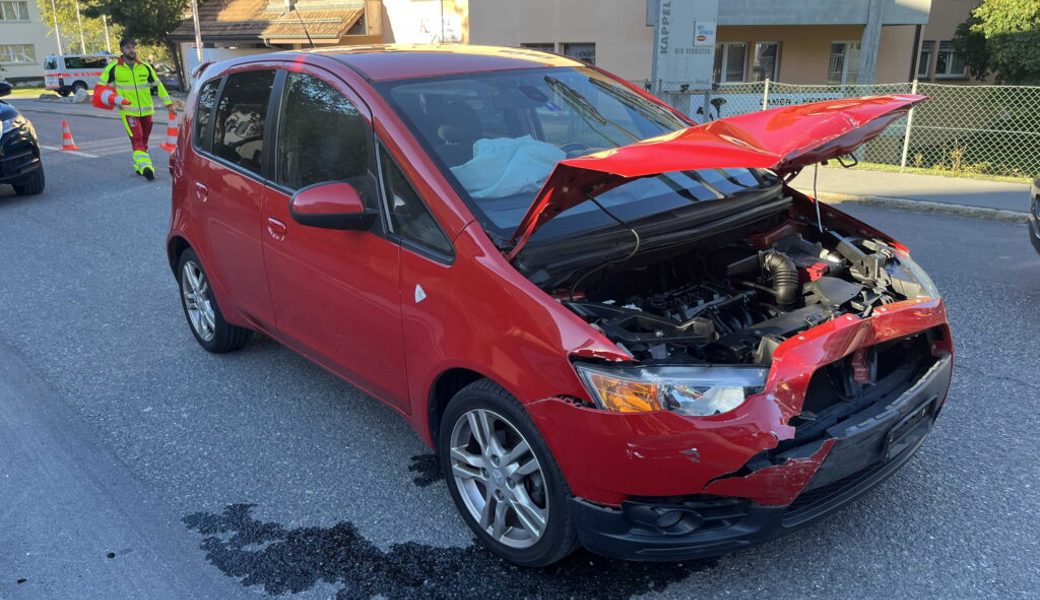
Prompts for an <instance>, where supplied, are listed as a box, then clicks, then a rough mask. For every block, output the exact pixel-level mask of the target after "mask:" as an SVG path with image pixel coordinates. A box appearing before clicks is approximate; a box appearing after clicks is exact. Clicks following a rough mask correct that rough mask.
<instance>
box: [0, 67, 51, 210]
mask: <svg viewBox="0 0 1040 600" xmlns="http://www.w3.org/2000/svg"><path fill="white" fill-rule="evenodd" d="M10 93H11V85H10V84H8V83H6V82H2V81H0V96H6V95H8V94H10ZM4 183H9V184H11V186H12V187H14V192H15V193H16V194H18V195H19V196H26V195H31V194H39V193H40V192H42V191H43V184H44V179H43V162H41V161H40V141H39V139H37V137H36V129H35V128H33V124H32V122H31V121H29V119H27V118H26V117H25V115H23V114H22V113H20V112H18V111H17V110H16V109H15V107H13V106H11V105H10V104H8V103H6V102H4V101H3V100H0V184H4Z"/></svg>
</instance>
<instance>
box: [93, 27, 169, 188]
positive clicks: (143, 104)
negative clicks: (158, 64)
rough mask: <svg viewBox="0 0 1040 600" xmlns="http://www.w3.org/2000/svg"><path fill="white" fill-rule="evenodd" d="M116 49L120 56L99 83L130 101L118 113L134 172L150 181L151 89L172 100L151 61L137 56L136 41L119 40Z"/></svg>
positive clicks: (164, 101)
mask: <svg viewBox="0 0 1040 600" xmlns="http://www.w3.org/2000/svg"><path fill="white" fill-rule="evenodd" d="M119 50H120V51H121V52H122V55H121V56H120V57H119V60H117V61H115V62H112V63H109V65H108V66H107V67H105V70H104V71H102V72H101V83H103V84H106V85H110V86H112V87H114V88H116V91H117V92H118V93H119V95H120V96H122V97H123V98H126V99H127V100H129V101H130V104H129V105H128V106H120V107H119V114H120V116H121V117H122V118H123V126H124V127H125V128H126V133H127V135H129V136H130V146H131V147H133V151H134V172H135V173H137V174H138V175H143V176H145V177H146V178H147V179H148V181H151V180H153V179H155V168H154V167H153V166H152V158H151V157H150V156H148V136H149V135H151V133H152V115H154V114H155V108H154V106H153V98H152V92H155V93H156V94H157V95H158V96H159V99H160V100H162V102H163V104H165V105H166V107H167V108H170V107H172V106H173V101H172V100H170V95H169V94H167V93H166V87H165V86H163V84H162V81H161V80H160V79H159V76H158V75H157V74H156V73H155V69H153V68H152V65H150V64H148V63H146V62H143V61H140V60H137V42H136V41H134V40H133V39H132V38H124V39H122V40H120V42H119Z"/></svg>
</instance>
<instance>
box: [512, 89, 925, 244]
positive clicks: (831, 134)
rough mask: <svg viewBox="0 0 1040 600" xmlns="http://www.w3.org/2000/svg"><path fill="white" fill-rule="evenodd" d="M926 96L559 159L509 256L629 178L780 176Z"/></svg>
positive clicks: (833, 103)
mask: <svg viewBox="0 0 1040 600" xmlns="http://www.w3.org/2000/svg"><path fill="white" fill-rule="evenodd" d="M925 99H926V97H925V96H917V95H891V96H871V97H866V98H849V99H843V100H828V101H825V102H813V103H811V104H800V105H797V106H785V107H781V108H774V109H770V110H764V111H760V112H753V113H748V114H744V115H738V116H735V117H726V118H724V119H719V120H717V121H711V122H709V123H705V124H703V125H698V126H696V127H690V128H687V129H682V130H679V131H675V132H673V133H669V134H666V135H662V136H658V137H654V138H650V139H647V140H643V141H641V142H636V143H634V144H630V145H628V146H622V147H620V148H614V149H611V150H605V151H603V152H597V153H595V154H590V155H588V156H582V157H578V158H570V159H567V160H561V161H560V162H559V163H557V164H556V167H555V168H554V169H553V172H552V173H551V174H550V175H549V178H548V179H546V181H545V184H544V185H543V186H542V189H541V190H540V191H539V192H538V195H537V196H536V197H535V200H534V202H533V203H532V204H531V207H530V208H529V209H528V211H527V214H526V215H525V216H524V218H523V219H522V220H521V221H520V224H519V226H517V229H516V233H515V234H514V235H513V238H512V240H511V246H512V248H511V249H510V251H509V254H508V258H509V259H510V260H512V259H513V258H514V257H516V255H517V254H518V253H519V252H520V250H521V249H522V248H523V246H524V245H525V244H526V243H527V241H528V240H529V239H531V236H532V235H534V232H535V231H536V230H537V229H538V228H539V227H541V226H542V225H543V224H545V223H546V222H547V221H549V220H551V219H552V218H554V217H555V216H556V215H558V214H560V213H562V212H563V211H565V210H567V209H568V208H571V207H572V206H575V205H577V204H580V203H581V202H584V201H585V200H586V199H588V198H589V197H591V196H595V195H597V194H601V193H603V192H605V191H607V190H609V189H611V188H614V187H617V186H619V185H621V184H623V183H625V182H627V181H630V180H632V179H638V178H640V177H648V176H651V175H657V174H659V173H669V172H672V171H693V170H699V169H723V168H740V167H743V168H760V169H772V170H774V171H776V172H777V173H778V174H780V175H786V174H788V173H791V172H794V171H797V170H798V169H801V168H802V167H805V166H807V165H811V164H815V163H818V162H822V161H825V160H829V159H832V158H836V157H839V156H843V155H846V154H849V153H850V152H852V151H853V150H855V149H856V148H858V147H859V146H861V145H863V144H864V143H866V142H867V141H869V140H871V139H873V138H874V137H876V136H878V135H879V134H880V133H881V132H882V131H884V129H885V128H886V127H888V126H889V125H890V124H891V123H892V122H893V121H895V120H896V119H899V118H900V117H903V116H904V115H906V113H907V112H908V111H909V110H910V109H911V108H912V107H913V106H914V105H915V104H917V103H919V102H921V101H923V100H925Z"/></svg>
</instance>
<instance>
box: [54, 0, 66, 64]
mask: <svg viewBox="0 0 1040 600" xmlns="http://www.w3.org/2000/svg"><path fill="white" fill-rule="evenodd" d="M51 16H52V17H54V39H56V40H58V54H65V51H64V50H62V49H61V31H59V30H58V9H57V8H55V6H54V0H51Z"/></svg>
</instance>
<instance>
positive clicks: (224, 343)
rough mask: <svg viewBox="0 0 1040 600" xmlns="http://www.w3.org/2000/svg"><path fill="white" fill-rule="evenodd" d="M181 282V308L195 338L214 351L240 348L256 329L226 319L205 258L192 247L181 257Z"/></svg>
mask: <svg viewBox="0 0 1040 600" xmlns="http://www.w3.org/2000/svg"><path fill="white" fill-rule="evenodd" d="M177 282H178V284H179V287H180V292H181V308H183V309H184V318H186V319H187V320H188V327H189V328H190V329H191V333H192V335H194V336H195V341H197V342H198V343H199V345H200V346H202V347H203V348H205V349H206V350H208V351H209V352H212V353H214V354H222V353H224V352H232V351H234V350H238V349H239V348H241V347H242V346H244V345H245V344H246V342H248V341H249V338H251V337H252V335H253V332H252V331H250V330H248V329H246V328H245V327H239V326H238V325H232V324H231V323H228V322H227V321H225V320H224V315H223V314H222V313H221V312H220V307H219V306H218V305H217V299H216V297H215V296H214V295H213V287H212V286H211V285H210V283H209V277H207V275H206V272H205V271H204V270H203V269H202V261H200V260H199V257H198V255H197V254H195V251H194V250H192V249H191V248H188V249H187V250H185V251H184V252H183V253H181V256H180V259H179V260H178V261H177Z"/></svg>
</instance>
